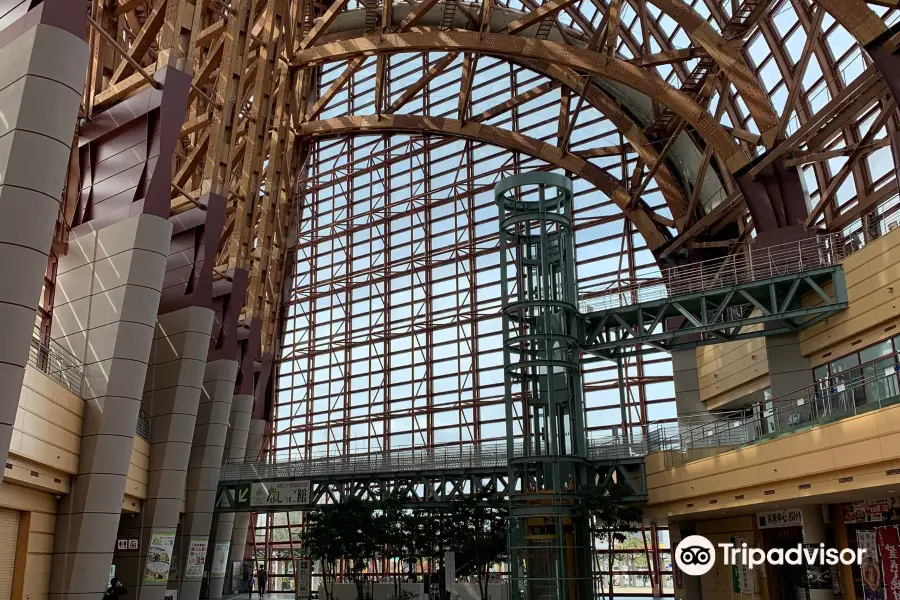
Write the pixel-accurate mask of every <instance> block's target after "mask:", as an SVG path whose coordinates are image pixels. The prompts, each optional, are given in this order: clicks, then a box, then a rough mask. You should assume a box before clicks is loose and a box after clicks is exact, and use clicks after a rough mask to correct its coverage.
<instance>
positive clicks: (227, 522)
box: [209, 394, 253, 600]
mask: <svg viewBox="0 0 900 600" xmlns="http://www.w3.org/2000/svg"><path fill="white" fill-rule="evenodd" d="M252 410H253V396H252V395H250V394H237V395H235V396H234V399H232V401H231V420H230V423H231V427H230V428H229V429H228V435H227V436H226V438H225V459H224V460H225V461H226V462H230V461H241V460H243V459H244V454H245V453H246V451H247V436H248V435H249V433H250V412H251V411H252ZM234 516H235V513H221V514H220V515H219V518H218V522H217V523H216V531H215V535H214V536H213V538H212V539H213V541H212V544H213V545H215V546H218V545H219V544H229V546H230V544H231V534H232V533H233V532H234ZM229 567H230V565H229V564H226V565H225V574H223V575H217V574H213V573H210V576H209V597H210V598H212V599H214V600H215V599H218V598H221V597H222V590H223V588H224V586H225V578H226V575H227V574H228V568H229ZM229 591H233V590H229Z"/></svg>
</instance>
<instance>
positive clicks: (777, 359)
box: [766, 333, 815, 428]
mask: <svg viewBox="0 0 900 600" xmlns="http://www.w3.org/2000/svg"><path fill="white" fill-rule="evenodd" d="M799 338H800V334H798V333H782V334H779V335H770V336H767V337H766V355H767V356H768V359H769V385H770V387H771V390H772V398H773V399H775V400H783V399H788V398H802V397H803V396H804V395H806V394H807V393H809V391H810V390H809V386H811V385H812V384H813V383H815V380H814V378H813V371H812V365H811V364H810V362H809V357H807V356H803V355H802V354H800V339H799ZM812 406H813V404H812V403H810V402H807V403H806V404H805V405H803V406H799V407H796V408H795V409H792V410H790V411H782V412H781V413H780V414H778V415H777V416H776V418H777V419H778V420H779V423H778V427H779V428H784V427H789V426H790V425H789V423H788V420H789V419H790V417H791V415H794V414H797V413H800V414H801V416H802V419H803V421H807V420H808V419H809V418H810V414H811V410H812Z"/></svg>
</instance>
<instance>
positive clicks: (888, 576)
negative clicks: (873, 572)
mask: <svg viewBox="0 0 900 600" xmlns="http://www.w3.org/2000/svg"><path fill="white" fill-rule="evenodd" d="M875 532H876V534H875V535H876V539H877V540H878V548H879V550H880V551H881V572H882V573H883V574H884V598H885V600H900V529H897V526H896V525H890V526H888V527H879V528H878V529H876V530H875Z"/></svg>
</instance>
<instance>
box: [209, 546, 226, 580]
mask: <svg viewBox="0 0 900 600" xmlns="http://www.w3.org/2000/svg"><path fill="white" fill-rule="evenodd" d="M230 548H231V542H230V541H228V542H216V551H215V552H214V553H213V561H212V569H210V576H211V577H225V568H226V565H227V564H228V550H229V549H230Z"/></svg>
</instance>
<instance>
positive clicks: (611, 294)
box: [581, 235, 847, 360]
mask: <svg viewBox="0 0 900 600" xmlns="http://www.w3.org/2000/svg"><path fill="white" fill-rule="evenodd" d="M843 252H844V249H843V245H842V244H841V243H840V237H839V236H838V235H827V236H818V237H814V238H809V239H806V240H802V241H799V242H792V243H789V244H783V245H780V246H772V247H769V248H765V249H763V250H752V251H748V252H746V253H741V254H734V255H732V256H729V257H726V258H723V259H716V260H711V261H705V262H701V263H696V264H693V265H689V266H685V267H674V268H672V269H667V270H665V271H664V272H663V274H662V276H661V277H659V278H655V279H647V280H640V281H632V282H617V283H616V284H614V285H612V286H610V287H608V288H606V289H602V290H600V291H598V292H594V293H589V294H586V295H585V298H584V299H583V300H582V302H581V311H582V313H583V314H584V319H585V323H584V325H585V341H584V345H583V349H584V351H585V352H588V353H590V354H594V355H595V356H597V357H599V358H601V359H606V360H616V359H617V358H618V357H620V356H628V355H634V354H640V353H643V352H654V351H659V350H662V351H667V352H671V351H673V350H679V349H683V348H693V347H696V346H700V345H705V344H719V343H722V342H730V341H734V340H741V339H746V338H750V337H759V336H763V335H774V334H778V333H786V332H790V331H798V330H800V329H803V328H805V327H809V326H811V325H812V324H814V323H817V322H819V321H821V320H823V319H826V318H828V317H829V316H830V315H833V314H834V313H836V312H838V311H840V310H843V309H844V308H846V307H847V284H846V282H845V279H844V270H843V267H842V266H841V264H840V262H841V260H843V258H844V253H843Z"/></svg>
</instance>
